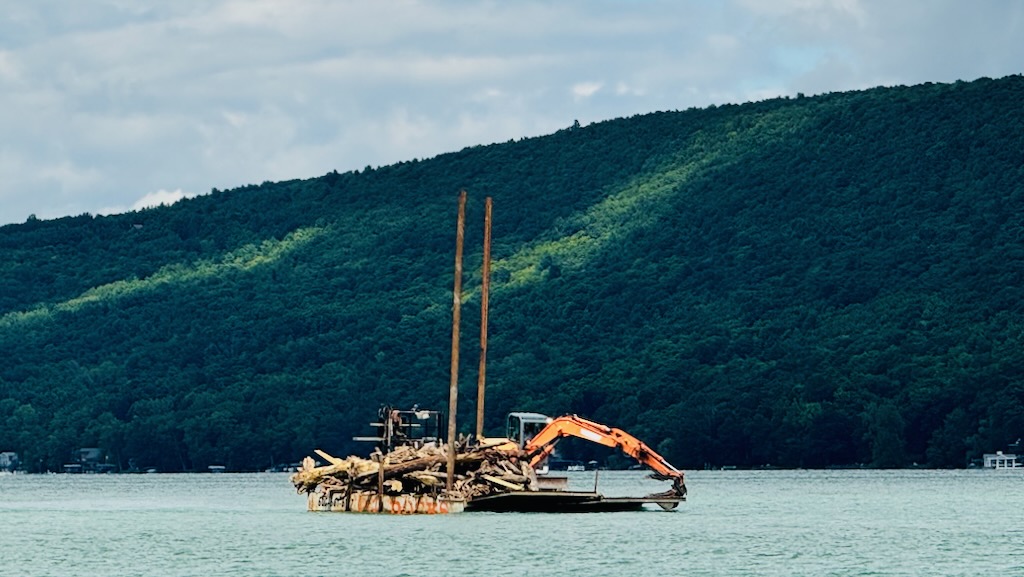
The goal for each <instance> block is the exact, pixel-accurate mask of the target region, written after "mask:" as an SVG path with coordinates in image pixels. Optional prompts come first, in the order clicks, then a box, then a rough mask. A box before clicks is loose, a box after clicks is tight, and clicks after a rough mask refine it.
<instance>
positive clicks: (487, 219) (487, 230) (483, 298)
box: [476, 196, 491, 440]
mask: <svg viewBox="0 0 1024 577" xmlns="http://www.w3.org/2000/svg"><path fill="white" fill-rule="evenodd" d="M490 286H491V197H489V196H488V197H487V201H486V203H485V205H484V270H483V284H482V285H481V289H480V370H479V372H478V373H477V374H478V377H477V383H476V438H477V439H478V440H479V439H481V438H483V436H484V385H485V384H486V382H487V307H488V298H489V293H490Z"/></svg>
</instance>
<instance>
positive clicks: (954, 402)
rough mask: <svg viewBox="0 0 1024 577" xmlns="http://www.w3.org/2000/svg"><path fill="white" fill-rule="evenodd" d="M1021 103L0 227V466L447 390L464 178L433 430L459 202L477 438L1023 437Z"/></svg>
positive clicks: (249, 460)
mask: <svg viewBox="0 0 1024 577" xmlns="http://www.w3.org/2000/svg"><path fill="white" fill-rule="evenodd" d="M1021 102H1024V78H1022V77H1021V76H1013V77H1007V78H1003V79H998V80H991V79H981V80H977V81H974V82H958V83H955V84H927V85H921V86H913V87H895V88H877V89H872V90H866V91H860V92H850V93H835V94H827V95H820V96H814V97H802V96H801V97H799V98H795V99H776V100H769V101H764V102H757V103H748V104H742V105H732V106H721V107H711V108H707V109H699V110H698V109H691V110H686V111H678V112H658V113H652V114H646V115H641V116H636V117H632V118H623V119H615V120H610V121H606V122H601V123H596V124H593V125H590V126H586V127H579V126H573V127H571V128H567V129H565V130H561V131H558V132H557V133H555V134H551V135H549V136H544V137H539V138H530V139H523V140H520V141H514V142H513V141H510V142H508V143H504V144H496V145H491V146H479V147H473V148H468V149H465V150H462V151H460V152H455V153H451V154H445V155H441V156H438V157H435V158H432V159H429V160H412V161H410V162H403V163H399V164H396V165H393V166H386V167H379V168H376V169H374V168H371V167H367V168H366V169H365V170H362V171H356V172H351V173H343V174H339V173H335V172H332V173H329V174H327V175H324V176H320V177H316V178H311V179H308V180H294V181H289V182H280V183H263V184H262V185H259V186H246V187H242V188H239V189H235V190H227V191H217V190H214V191H213V192H212V193H211V194H209V195H205V196H202V197H198V198H194V199H191V200H186V201H182V202H179V203H177V204H175V205H173V206H170V207H162V208H158V209H151V210H145V211H141V212H136V213H130V214H123V215H115V216H104V217H94V216H91V215H82V216H78V217H73V218H63V219H57V220H49V221H44V220H37V219H31V218H30V219H29V220H28V221H27V222H25V223H23V224H17V225H8V226H4V227H0V280H2V286H0V358H2V359H3V363H2V365H0V451H8V450H9V451H17V452H18V453H19V454H20V455H21V457H22V462H23V464H24V467H25V468H27V469H29V470H47V469H49V470H59V469H60V467H61V464H62V463H65V462H67V461H68V459H70V458H71V452H72V451H73V450H75V449H78V448H80V447H100V448H102V449H103V450H104V451H106V453H107V454H108V455H109V459H110V462H111V463H113V464H115V465H116V466H117V467H119V468H121V469H127V468H129V467H130V466H135V467H139V468H148V467H155V468H159V469H160V470H164V471H175V470H202V469H205V468H206V467H207V465H209V464H214V463H216V464H223V465H226V466H227V467H228V468H229V469H235V470H251V469H262V468H265V467H267V466H270V465H271V464H274V463H282V462H290V461H295V460H298V459H299V458H301V457H303V456H304V455H307V454H309V453H310V451H311V450H312V449H313V448H318V447H319V448H323V449H325V450H328V451H329V452H331V453H335V454H346V453H348V452H355V451H365V450H367V449H368V447H361V446H360V445H357V444H355V443H353V442H352V441H351V437H352V436H353V435H360V434H367V433H369V432H370V429H369V428H368V426H367V423H368V422H369V421H370V420H372V419H373V418H374V417H375V415H376V410H377V407H378V406H379V404H381V403H392V404H397V405H402V406H410V405H412V404H413V403H418V404H420V406H424V407H426V406H433V407H437V408H444V407H446V406H447V391H448V380H449V363H450V357H449V353H450V341H449V339H450V336H451V332H450V331H451V303H452V295H451V287H452V268H453V262H454V261H453V259H454V251H455V220H456V209H457V195H458V192H459V190H460V189H462V188H465V189H466V190H467V191H468V192H469V198H470V202H469V214H468V225H467V232H466V266H465V268H466V276H465V289H466V300H465V304H464V308H463V315H462V318H463V325H462V353H463V354H462V371H461V381H460V382H461V383H462V390H463V393H462V397H461V398H462V402H461V404H460V418H461V423H462V424H463V425H462V429H463V430H465V431H467V432H468V431H469V430H471V428H472V415H473V414H474V411H475V407H474V406H473V398H474V396H475V394H474V393H475V386H476V361H477V356H476V355H477V350H478V346H479V343H478V331H479V325H478V322H479V321H478V319H477V311H478V305H479V286H480V278H479V276H480V275H479V272H480V267H481V252H482V251H481V244H482V233H483V214H482V212H483V200H484V198H485V197H487V196H490V197H493V199H494V219H493V255H494V263H493V276H492V283H491V295H490V297H491V298H490V303H491V308H490V328H491V331H490V339H489V353H488V359H489V364H488V370H487V377H488V385H489V386H488V404H487V412H488V421H487V425H488V426H487V428H488V432H490V433H492V434H498V433H500V432H502V425H503V421H504V416H505V414H506V413H507V412H508V411H510V410H533V411H540V412H545V413H548V414H561V413H578V414H580V415H584V416H587V417H589V418H592V419H595V420H597V421H601V422H605V423H608V424H612V425H615V426H619V427H621V428H624V429H626V430H628V431H630V432H632V433H634V434H636V435H637V436H638V437H640V438H642V439H644V440H645V441H647V442H649V443H650V444H651V445H653V446H655V447H656V449H657V450H658V451H660V452H662V453H663V454H664V455H665V456H666V457H667V458H668V459H669V460H670V461H672V462H673V463H675V464H676V465H678V466H681V467H687V468H693V467H702V466H705V465H712V466H715V465H736V466H760V465H767V464H771V465H774V466H784V467H826V466H847V465H859V464H863V465H867V466H879V467H899V466H908V465H911V464H914V463H916V464H919V465H927V466H935V467H962V466H965V465H966V464H967V463H968V462H969V459H971V458H976V457H978V456H980V454H981V452H983V451H993V450H996V449H1003V448H1005V446H1006V445H1007V444H1008V443H1011V442H1013V441H1015V440H1016V439H1017V438H1018V437H1021V436H1024V376H1022V375H1024V307H1022V302H1024V222H1022V218H1024V217H1022V215H1024V109H1022V108H1021ZM342 161H343V159H339V164H342V163H343V162H342ZM567 450H568V451H570V453H572V454H571V455H570V456H578V457H582V458H590V457H591V456H595V455H603V454H604V453H598V452H597V451H598V450H597V449H595V448H592V447H589V446H585V445H570V446H569V447H568V448H567Z"/></svg>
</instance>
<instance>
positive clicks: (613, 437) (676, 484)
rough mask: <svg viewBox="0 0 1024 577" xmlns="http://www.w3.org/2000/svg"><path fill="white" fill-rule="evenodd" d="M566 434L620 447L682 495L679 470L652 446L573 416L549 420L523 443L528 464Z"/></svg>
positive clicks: (547, 452) (542, 456)
mask: <svg viewBox="0 0 1024 577" xmlns="http://www.w3.org/2000/svg"><path fill="white" fill-rule="evenodd" d="M570 436H571V437H578V438H580V439H586V440H588V441H591V442H594V443H598V444H601V445H605V446H606V447H612V448H618V449H621V450H622V452H623V453H626V454H627V455H629V456H630V457H633V458H634V459H636V460H637V461H639V462H640V463H641V464H643V465H645V466H647V467H649V468H650V469H652V470H653V471H654V474H653V475H652V477H654V478H655V479H661V480H669V481H672V487H673V492H674V493H675V494H676V495H678V496H680V497H683V496H685V495H686V485H685V484H684V482H683V472H682V471H680V470H678V469H676V468H675V467H673V466H672V465H671V464H670V463H669V462H668V461H666V460H665V458H664V457H662V456H661V455H659V454H658V453H657V452H655V451H654V449H652V448H650V447H648V446H647V445H645V444H644V443H643V442H642V441H641V440H640V439H637V438H636V437H634V436H633V435H630V434H629V433H627V432H625V431H623V430H622V429H616V428H614V427H609V426H607V425H602V424H601V423H597V422H594V421H590V420H587V419H584V418H583V417H579V416H577V415H565V416H562V417H558V418H557V419H553V420H552V421H551V423H549V424H548V426H546V427H544V428H543V429H542V430H541V431H540V432H538V433H537V434H536V435H535V436H534V437H533V438H532V439H530V440H529V441H528V442H527V443H526V444H525V445H524V446H523V450H524V451H525V452H526V455H527V458H528V459H529V460H530V465H532V466H533V467H537V466H538V465H539V464H540V463H541V462H543V461H544V459H546V458H547V457H548V456H549V455H551V453H552V452H553V451H554V450H555V444H556V443H558V441H559V440H561V439H562V438H564V437H570Z"/></svg>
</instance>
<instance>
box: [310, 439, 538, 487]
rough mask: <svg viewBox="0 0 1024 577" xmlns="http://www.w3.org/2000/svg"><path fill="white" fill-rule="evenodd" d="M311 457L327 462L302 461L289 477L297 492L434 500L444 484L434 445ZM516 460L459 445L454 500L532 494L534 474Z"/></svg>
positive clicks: (441, 457) (439, 451) (440, 455)
mask: <svg viewBox="0 0 1024 577" xmlns="http://www.w3.org/2000/svg"><path fill="white" fill-rule="evenodd" d="M316 453H317V454H318V455H319V456H320V457H322V458H323V459H324V460H326V461H327V462H328V463H329V464H328V465H325V466H319V467H318V466H316V463H315V461H314V460H313V458H312V457H306V458H305V459H304V460H303V461H302V467H301V468H300V469H299V470H298V472H296V473H295V474H293V475H292V477H291V481H292V484H294V485H295V489H296V490H297V491H298V492H299V493H314V492H318V493H326V494H352V493H370V492H372V493H380V494H382V495H391V496H398V495H433V496H437V495H439V494H441V493H443V492H444V491H445V486H446V484H447V476H448V472H447V460H448V457H447V447H443V446H442V447H439V446H437V445H435V444H433V443H428V444H425V445H423V446H421V447H418V448H414V447H412V446H400V447H397V448H396V449H394V450H393V451H391V452H389V453H386V454H381V453H380V452H379V451H378V452H375V453H374V454H372V455H371V456H370V458H369V459H364V458H360V457H356V456H350V457H348V458H345V459H339V458H336V457H332V456H331V455H328V454H327V453H324V452H323V451H320V450H317V451H316ZM520 457H521V455H520V454H518V453H517V452H512V453H510V452H506V451H499V450H497V449H495V448H493V447H473V448H469V447H467V446H466V445H465V443H463V444H461V446H459V447H457V448H456V454H455V476H454V480H453V486H452V488H453V492H454V493H455V494H456V495H454V496H457V497H461V498H463V499H466V500H472V499H475V498H478V497H483V496H487V495H494V494H498V493H507V492H510V491H536V490H537V475H536V472H535V471H534V470H533V467H531V466H530V465H529V463H528V462H527V461H526V460H525V459H522V458H520Z"/></svg>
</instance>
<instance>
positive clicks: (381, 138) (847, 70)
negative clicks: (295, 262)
mask: <svg viewBox="0 0 1024 577" xmlns="http://www.w3.org/2000/svg"><path fill="white" fill-rule="evenodd" d="M1022 72H1024V2H1021V1H1018V0H971V1H966V0H721V1H717V0H649V1H645V0H632V1H618V2H614V1H610V0H568V1H558V0H516V1H493V2H470V1H454V0H452V1H422V2H419V1H409V0H405V1H382V0H381V1H372V2H371V1H368V0H367V1H348V0H208V1H198V0H196V1H191V0H161V1H157V0H31V1H29V0H0V134H2V140H0V224H4V223H11V222H22V221H24V220H25V219H26V218H27V217H28V216H29V215H32V214H34V215H36V216H37V217H38V218H54V217H59V216H66V215H78V214H82V213H86V212H88V213H92V214H108V213H111V212H125V211H130V210H135V209H138V208H141V207H144V206H148V205H153V204H155V203H160V202H173V201H174V200H175V199H177V198H180V197H182V196H194V195H197V194H205V193H208V192H209V191H210V190H211V189H212V188H221V189H224V188H233V187H236V186H241V185H245V184H251V183H255V184H258V183H261V182H263V181H266V180H270V181H278V180H287V179H293V178H310V177H314V176H319V175H322V174H324V173H326V172H328V171H331V170H338V171H339V172H346V171H349V170H354V169H362V168H363V167H365V166H367V165H372V166H382V165H387V164H392V163H395V162H399V161H403V160H411V159H413V158H420V159H423V158H430V157H433V156H436V155H438V154H442V153H445V152H451V151H456V150H460V149H462V148H464V147H466V146H472V145H476V144H490V143H494V142H504V141H507V140H509V139H512V138H515V139H518V138H521V137H524V136H537V135H542V134H548V133H551V132H554V131H555V130H558V129H560V128H564V127H567V126H569V125H571V124H572V123H573V121H574V120H579V121H580V123H581V124H583V125H586V124H589V123H591V122H596V121H601V120H607V119H612V118H620V117H626V116H632V115H635V114H643V113H647V112H654V111H659V110H677V109H678V110H682V109H686V108H690V107H705V106H708V105H710V104H722V103H726V102H733V103H742V102H748V101H754V100H762V99H765V98H771V97H775V96H780V95H795V94H796V93H798V92H803V93H805V94H807V95H812V94H820V93H823V92H832V91H843V90H854V89H861V88H869V87H873V86H880V85H885V86H891V85H897V84H906V85H910V84H918V83H922V82H929V81H930V82H952V81H955V80H974V79H976V78H979V77H982V76H988V77H992V78H998V77H1002V76H1006V75H1009V74H1019V73H1022Z"/></svg>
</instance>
